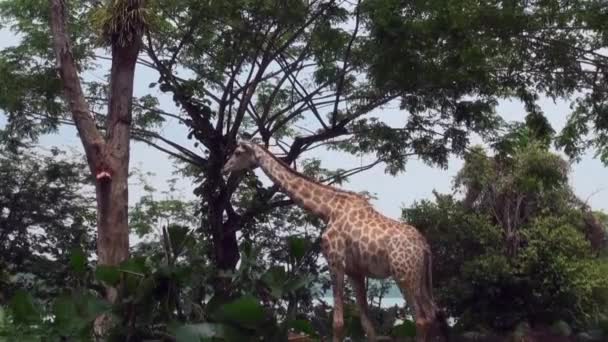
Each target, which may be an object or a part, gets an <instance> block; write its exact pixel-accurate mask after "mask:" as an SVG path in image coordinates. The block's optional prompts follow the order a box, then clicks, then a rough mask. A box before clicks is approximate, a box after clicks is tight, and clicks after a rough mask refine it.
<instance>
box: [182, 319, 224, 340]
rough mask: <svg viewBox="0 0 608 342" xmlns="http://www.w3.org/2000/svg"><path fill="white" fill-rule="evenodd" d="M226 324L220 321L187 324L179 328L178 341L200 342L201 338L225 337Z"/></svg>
mask: <svg viewBox="0 0 608 342" xmlns="http://www.w3.org/2000/svg"><path fill="white" fill-rule="evenodd" d="M225 328H226V327H225V325H223V324H218V323H200V324H186V325H182V326H181V327H179V328H177V330H176V331H175V340H176V341H177V342H200V340H201V339H211V338H224V337H225V332H224V330H225Z"/></svg>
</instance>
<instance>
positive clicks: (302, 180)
mask: <svg viewBox="0 0 608 342" xmlns="http://www.w3.org/2000/svg"><path fill="white" fill-rule="evenodd" d="M255 166H260V167H261V168H262V170H263V171H264V172H265V173H266V174H267V175H268V177H269V178H270V179H271V180H272V181H273V182H275V183H276V184H278V185H279V186H280V187H281V189H282V190H283V191H284V192H285V193H286V194H287V195H288V196H289V197H291V198H292V199H293V200H294V202H295V203H297V204H298V205H300V206H301V207H303V208H304V209H306V210H307V211H309V212H311V213H313V214H315V215H317V216H319V217H320V218H321V219H322V220H323V221H324V222H325V223H327V229H326V230H325V231H324V232H323V234H322V238H321V247H322V251H323V255H324V256H325V258H326V260H327V263H328V266H329V271H330V276H331V279H332V291H333V297H334V312H333V335H334V336H333V339H334V341H342V339H343V337H344V317H343V316H344V314H343V311H344V308H343V305H344V303H343V299H344V298H343V297H344V278H345V276H348V277H349V278H350V281H351V282H352V285H353V288H354V290H355V295H356V299H357V305H358V307H359V311H360V316H361V324H362V326H363V328H364V330H365V332H366V334H367V337H368V339H369V340H370V341H374V340H375V339H376V333H375V330H374V327H373V325H372V323H371V320H370V319H369V310H368V306H367V296H366V289H365V278H366V277H370V278H376V279H385V278H389V277H392V278H393V279H394V280H395V282H396V283H397V285H398V286H399V288H400V289H401V292H402V293H403V295H404V297H405V298H406V300H407V302H408V303H410V304H412V306H413V308H414V312H415V316H416V325H417V338H416V339H417V341H420V342H422V341H431V336H430V335H429V334H428V332H429V328H430V325H432V324H434V323H439V324H441V323H442V322H439V320H438V313H439V312H438V310H437V308H436V306H435V303H434V301H433V296H432V286H431V250H430V247H429V245H428V243H427V241H426V239H425V238H424V237H423V236H422V234H420V232H418V230H416V229H415V228H414V227H412V226H410V225H407V224H404V223H402V222H399V221H396V220H393V219H390V218H388V217H386V216H384V215H382V214H381V213H379V212H378V211H376V210H375V209H374V208H373V207H372V205H371V204H370V203H369V202H368V200H367V199H366V198H365V197H363V196H361V195H360V194H357V193H354V192H349V191H344V190H340V189H337V188H334V187H331V186H327V185H324V184H320V183H318V182H316V181H314V180H312V179H309V178H307V177H306V176H304V175H302V174H299V173H297V172H296V171H295V170H293V169H291V168H290V167H289V166H288V165H286V164H285V163H283V162H282V161H281V160H279V159H278V158H277V157H275V156H274V155H273V154H272V153H270V152H269V151H268V150H266V149H265V148H263V147H262V146H259V145H256V144H252V143H248V142H241V143H239V145H238V146H237V148H236V149H235V151H234V153H233V155H232V156H231V158H230V159H229V160H228V162H227V163H226V165H225V166H224V171H225V172H229V171H235V170H240V169H245V168H252V167H255Z"/></svg>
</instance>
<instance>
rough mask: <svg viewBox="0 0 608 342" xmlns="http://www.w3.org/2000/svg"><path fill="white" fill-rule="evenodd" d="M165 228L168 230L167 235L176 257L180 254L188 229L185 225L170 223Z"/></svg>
mask: <svg viewBox="0 0 608 342" xmlns="http://www.w3.org/2000/svg"><path fill="white" fill-rule="evenodd" d="M167 230H168V231H169V237H170V238H171V248H172V249H173V255H174V256H176V257H177V256H179V255H180V254H181V252H182V250H183V248H184V245H185V242H186V240H187V239H188V233H189V232H190V229H189V228H188V227H185V226H179V225H171V226H169V227H168V228H167Z"/></svg>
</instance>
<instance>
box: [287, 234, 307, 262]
mask: <svg viewBox="0 0 608 342" xmlns="http://www.w3.org/2000/svg"><path fill="white" fill-rule="evenodd" d="M287 245H288V247H289V256H291V257H292V258H294V259H295V260H296V261H300V260H301V259H302V258H303V257H304V255H305V254H306V251H307V250H308V249H309V248H310V241H309V240H307V239H304V238H301V237H297V236H290V237H289V238H288V239H287Z"/></svg>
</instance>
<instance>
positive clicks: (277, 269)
mask: <svg viewBox="0 0 608 342" xmlns="http://www.w3.org/2000/svg"><path fill="white" fill-rule="evenodd" d="M261 279H262V281H263V282H264V283H265V284H266V285H267V286H268V288H270V294H271V295H272V296H273V297H275V298H277V299H280V298H281V297H282V296H283V292H284V291H283V287H284V285H285V283H286V282H287V273H285V268H284V267H283V266H273V267H271V268H270V269H269V270H268V271H266V273H264V275H263V276H262V278H261Z"/></svg>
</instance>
